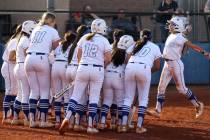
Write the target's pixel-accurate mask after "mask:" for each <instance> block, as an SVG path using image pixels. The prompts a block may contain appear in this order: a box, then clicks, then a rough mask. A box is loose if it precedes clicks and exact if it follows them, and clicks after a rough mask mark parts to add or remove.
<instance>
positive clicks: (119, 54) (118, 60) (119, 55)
mask: <svg viewBox="0 0 210 140" xmlns="http://www.w3.org/2000/svg"><path fill="white" fill-rule="evenodd" d="M125 57H126V50H123V49H119V48H116V49H115V51H114V52H113V54H112V59H111V62H112V63H113V64H114V66H116V67H118V66H119V65H122V64H123V63H124V62H125Z"/></svg>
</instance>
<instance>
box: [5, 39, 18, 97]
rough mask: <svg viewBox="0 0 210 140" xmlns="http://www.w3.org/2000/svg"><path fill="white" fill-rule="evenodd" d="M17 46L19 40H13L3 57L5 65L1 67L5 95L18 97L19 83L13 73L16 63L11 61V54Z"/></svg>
mask: <svg viewBox="0 0 210 140" xmlns="http://www.w3.org/2000/svg"><path fill="white" fill-rule="evenodd" d="M16 46H17V38H14V39H11V40H10V41H9V43H8V44H7V47H6V49H5V51H4V54H3V56H2V59H3V61H4V63H3V64H2V67H1V74H2V76H3V77H4V80H5V95H17V90H16V89H17V82H16V79H15V77H14V73H13V70H14V67H15V63H14V62H10V61H9V53H10V52H11V51H15V49H16Z"/></svg>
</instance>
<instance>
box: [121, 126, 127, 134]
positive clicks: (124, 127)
mask: <svg viewBox="0 0 210 140" xmlns="http://www.w3.org/2000/svg"><path fill="white" fill-rule="evenodd" d="M127 131H128V128H127V126H126V125H122V127H121V132H122V133H126V132H127Z"/></svg>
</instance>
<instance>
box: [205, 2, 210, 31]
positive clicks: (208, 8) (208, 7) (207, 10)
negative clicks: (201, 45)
mask: <svg viewBox="0 0 210 140" xmlns="http://www.w3.org/2000/svg"><path fill="white" fill-rule="evenodd" d="M204 12H205V13H209V14H210V0H207V1H206V4H205V7H204ZM208 27H209V29H210V15H208Z"/></svg>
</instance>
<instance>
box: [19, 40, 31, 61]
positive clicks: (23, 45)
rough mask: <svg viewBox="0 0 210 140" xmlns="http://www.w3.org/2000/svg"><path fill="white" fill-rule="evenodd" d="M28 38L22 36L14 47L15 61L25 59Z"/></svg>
mask: <svg viewBox="0 0 210 140" xmlns="http://www.w3.org/2000/svg"><path fill="white" fill-rule="evenodd" d="M29 43H30V41H29V38H28V37H26V36H22V37H21V38H20V40H19V42H18V45H17V48H16V62H24V61H25V50H26V49H27V48H28V46H29Z"/></svg>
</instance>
